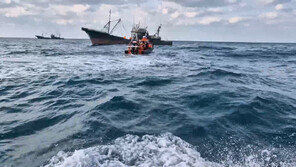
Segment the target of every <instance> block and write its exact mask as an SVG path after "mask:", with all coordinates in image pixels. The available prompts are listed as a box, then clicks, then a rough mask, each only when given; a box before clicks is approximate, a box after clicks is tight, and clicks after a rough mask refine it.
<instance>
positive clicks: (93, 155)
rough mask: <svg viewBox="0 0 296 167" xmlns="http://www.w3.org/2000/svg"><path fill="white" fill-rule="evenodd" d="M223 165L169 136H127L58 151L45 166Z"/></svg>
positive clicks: (212, 166) (215, 166) (144, 166)
mask: <svg viewBox="0 0 296 167" xmlns="http://www.w3.org/2000/svg"><path fill="white" fill-rule="evenodd" d="M78 166H79V167H89V166H92V167H96V166H106V167H107V166H108V167H127V166H139V167H146V166H147V167H148V166H191V167H193V166H205V167H219V166H222V165H220V164H218V163H215V162H209V161H206V160H205V159H204V158H202V157H201V156H200V153H199V152H197V151H196V150H195V149H194V147H193V146H191V145H190V144H189V143H187V142H185V141H183V140H182V139H181V138H179V137H176V136H173V135H172V134H170V133H166V134H162V135H159V136H153V135H145V136H143V137H138V136H135V135H126V136H124V137H120V138H117V139H116V140H115V141H114V142H113V143H112V144H109V145H99V146H95V147H91V148H87V149H81V150H76V151H75V152H72V153H71V152H67V153H66V152H62V151H61V152H59V153H58V154H57V155H56V156H54V157H53V158H51V160H50V161H49V163H48V164H47V165H45V166H44V167H78Z"/></svg>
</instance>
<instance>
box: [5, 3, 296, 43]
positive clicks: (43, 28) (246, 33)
mask: <svg viewBox="0 0 296 167" xmlns="http://www.w3.org/2000/svg"><path fill="white" fill-rule="evenodd" d="M109 10H112V18H113V19H117V18H122V21H123V24H120V25H119V26H118V27H117V29H116V30H115V32H114V34H115V35H121V36H129V35H130V30H131V27H132V24H133V23H134V22H136V23H137V22H141V24H142V25H146V26H148V30H149V32H150V34H153V33H155V31H156V29H157V26H158V25H159V24H162V25H163V29H162V30H161V36H162V37H163V38H164V39H170V40H196V41H240V42H296V34H295V27H296V19H295V16H296V0H245V1H242V0H183V1H178V0H147V1H144V0H109V1H104V0H72V1H70V0H39V1H37V2H34V1H32V0H0V29H1V31H0V37H34V35H37V34H42V33H48V34H49V33H55V34H58V33H59V34H61V35H62V36H63V37H65V38H88V37H87V35H86V34H85V33H84V32H83V31H81V27H88V28H93V29H98V30H101V29H102V27H103V26H104V24H106V22H107V20H108V11H109Z"/></svg>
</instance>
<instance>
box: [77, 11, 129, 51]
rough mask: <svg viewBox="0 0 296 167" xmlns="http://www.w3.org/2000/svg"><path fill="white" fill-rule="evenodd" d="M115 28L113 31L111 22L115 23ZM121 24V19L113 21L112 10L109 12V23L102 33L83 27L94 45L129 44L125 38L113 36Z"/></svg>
mask: <svg viewBox="0 0 296 167" xmlns="http://www.w3.org/2000/svg"><path fill="white" fill-rule="evenodd" d="M115 21H117V23H116V24H115V26H114V27H113V28H112V29H111V22H115ZM120 22H121V19H117V20H113V21H111V10H110V11H109V21H108V23H107V24H106V25H105V26H104V28H103V30H102V31H99V30H93V29H88V28H84V27H82V28H81V29H82V31H85V32H86V33H87V35H88V36H89V38H90V40H91V43H92V44H93V45H112V44H128V43H129V40H128V39H126V38H125V37H119V36H115V35H111V34H112V33H113V31H114V30H115V28H116V26H117V25H118V24H119V23H120Z"/></svg>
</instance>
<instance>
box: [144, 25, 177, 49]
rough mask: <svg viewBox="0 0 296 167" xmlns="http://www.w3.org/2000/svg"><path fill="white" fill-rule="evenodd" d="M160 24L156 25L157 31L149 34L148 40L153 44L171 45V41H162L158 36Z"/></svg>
mask: <svg viewBox="0 0 296 167" xmlns="http://www.w3.org/2000/svg"><path fill="white" fill-rule="evenodd" d="M161 26H162V25H159V26H158V28H157V31H156V33H155V34H154V35H152V36H149V39H150V41H151V42H152V43H153V44H154V45H173V41H163V40H161V37H160V36H159V32H160V29H161Z"/></svg>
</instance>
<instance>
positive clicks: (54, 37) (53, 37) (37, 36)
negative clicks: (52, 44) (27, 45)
mask: <svg viewBox="0 0 296 167" xmlns="http://www.w3.org/2000/svg"><path fill="white" fill-rule="evenodd" d="M35 36H36V38H37V39H64V38H61V37H60V36H55V35H53V34H51V35H50V37H45V36H43V35H35Z"/></svg>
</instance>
